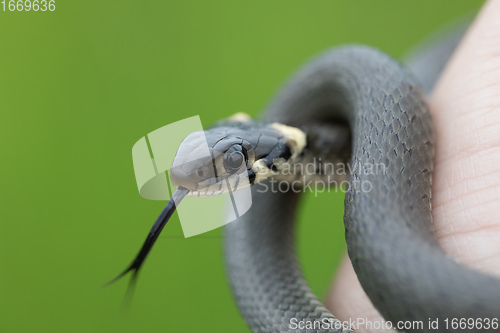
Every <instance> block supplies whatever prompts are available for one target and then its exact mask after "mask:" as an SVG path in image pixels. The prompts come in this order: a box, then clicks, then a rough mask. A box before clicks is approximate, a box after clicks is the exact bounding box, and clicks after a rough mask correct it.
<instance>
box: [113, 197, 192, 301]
mask: <svg viewBox="0 0 500 333" xmlns="http://www.w3.org/2000/svg"><path fill="white" fill-rule="evenodd" d="M188 192H189V190H187V189H185V188H183V187H179V188H177V190H175V192H174V194H173V195H172V197H171V198H170V200H169V201H168V203H167V205H166V206H165V208H163V210H162V211H161V213H160V216H158V218H157V219H156V222H155V224H154V225H153V227H152V228H151V230H150V231H149V234H148V237H147V238H146V240H145V241H144V244H143V245H142V248H141V250H140V251H139V253H138V254H137V256H136V257H135V259H134V261H133V262H132V263H131V264H130V266H128V267H127V269H125V270H124V271H123V272H122V273H121V274H120V275H118V276H117V277H115V278H114V279H113V280H111V281H109V282H108V283H106V284H105V285H104V286H107V285H110V284H111V283H113V282H116V281H117V280H119V279H120V278H122V277H123V276H125V275H127V273H129V272H130V271H132V277H131V279H130V283H129V288H128V290H129V292H130V291H132V290H133V286H134V285H135V282H136V280H137V274H138V273H139V269H140V268H141V266H142V264H143V263H144V260H146V257H147V256H148V253H149V251H151V248H152V247H153V245H154V244H155V242H156V239H158V236H159V235H160V233H161V231H162V230H163V227H165V225H166V224H167V222H168V220H169V219H170V217H171V216H172V214H173V213H174V212H175V208H176V206H177V205H179V203H180V202H181V200H182V199H183V198H184V197H185V196H186V194H188Z"/></svg>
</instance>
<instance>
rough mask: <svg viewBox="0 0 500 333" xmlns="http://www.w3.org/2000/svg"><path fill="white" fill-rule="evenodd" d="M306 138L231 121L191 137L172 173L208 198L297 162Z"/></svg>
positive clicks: (194, 193)
mask: <svg viewBox="0 0 500 333" xmlns="http://www.w3.org/2000/svg"><path fill="white" fill-rule="evenodd" d="M305 144H306V138H305V134H304V133H303V132H302V131H301V130H299V129H297V128H293V127H289V126H285V125H282V124H277V123H272V124H264V123H258V122H254V121H251V120H245V121H229V122H223V123H221V124H218V125H216V127H214V128H211V129H209V130H206V131H198V132H194V133H192V134H190V135H189V136H187V137H186V138H185V139H184V141H182V143H181V144H180V146H179V149H178V150H177V154H176V156H175V158H174V161H173V163H172V167H171V169H170V180H171V182H172V185H174V186H176V187H182V188H186V189H188V190H189V194H188V195H190V196H199V197H207V196H214V195H218V194H223V193H228V192H230V191H235V190H239V189H242V188H245V187H248V186H250V185H253V184H255V183H258V182H261V181H263V180H265V179H267V178H269V177H271V176H272V175H275V174H276V173H279V170H280V168H282V167H283V166H284V165H286V164H289V163H291V162H292V161H294V160H296V158H297V156H298V155H299V154H300V153H301V152H302V150H303V149H304V147H305Z"/></svg>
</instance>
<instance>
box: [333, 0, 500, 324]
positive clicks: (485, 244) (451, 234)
mask: <svg viewBox="0 0 500 333" xmlns="http://www.w3.org/2000/svg"><path fill="white" fill-rule="evenodd" d="M430 106H431V112H432V116H433V120H434V124H435V129H436V157H435V171H434V176H433V187H432V195H433V198H432V205H433V206H432V207H433V217H434V224H435V228H436V236H437V239H438V241H439V244H440V245H441V246H442V247H443V249H444V250H445V251H446V252H447V253H449V254H450V255H451V256H453V257H454V258H456V259H458V260H459V261H460V262H461V263H462V264H464V265H467V266H470V267H472V268H474V269H477V270H480V271H483V272H487V273H490V274H493V275H495V276H499V277H500V242H499V241H498V239H500V221H499V219H498V216H500V206H499V205H498V202H500V168H499V165H500V1H489V2H487V3H486V4H485V5H484V7H483V9H482V10H481V12H480V14H479V15H478V17H477V18H476V20H475V21H474V23H473V24H472V25H471V27H470V28H469V31H468V32H467V34H466V36H465V38H464V40H463V41H462V42H461V44H460V46H459V48H458V49H457V51H456V52H455V54H454V56H453V57H452V59H451V60H450V62H449V63H448V66H447V68H446V69H445V71H444V73H443V75H442V76H441V78H440V79H439V81H438V83H437V85H436V88H435V90H434V92H433V94H432V96H431V98H430ZM326 304H327V307H328V308H329V309H330V310H331V311H332V312H333V313H335V315H336V316H337V317H338V318H339V319H341V320H349V319H352V320H355V319H356V318H367V319H368V320H369V321H372V322H376V321H382V317H381V316H380V314H379V313H378V312H377V310H376V309H375V308H374V307H373V305H372V304H371V303H370V301H369V299H368V296H366V294H365V293H364V291H363V290H362V288H361V286H360V284H359V282H358V280H357V277H356V275H355V273H354V271H353V268H352V265H351V263H350V261H349V259H348V258H347V257H346V258H345V260H344V262H343V264H342V266H341V268H340V269H339V272H338V274H337V276H336V277H335V279H334V281H333V283H332V286H331V289H330V292H329V293H328V295H327V302H326ZM359 332H379V333H380V332H392V331H386V330H376V331H375V330H366V329H363V327H360V328H359Z"/></svg>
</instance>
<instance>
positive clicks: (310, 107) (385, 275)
mask: <svg viewBox="0 0 500 333" xmlns="http://www.w3.org/2000/svg"><path fill="white" fill-rule="evenodd" d="M264 121H266V122H279V123H283V124H286V125H290V126H294V127H298V128H301V129H304V131H305V132H306V133H307V134H308V142H307V144H308V146H307V147H308V149H310V150H315V151H318V152H325V151H328V148H329V146H330V145H331V144H332V143H334V142H335V141H336V140H337V139H336V138H335V133H334V132H335V131H331V132H329V131H328V128H329V127H330V126H331V127H332V128H335V127H342V128H343V127H348V128H349V129H350V132H351V136H352V138H351V140H352V144H351V147H352V148H351V150H350V158H349V162H350V163H351V165H367V164H371V165H380V164H383V165H385V167H386V168H385V172H382V173H377V174H365V173H363V172H359V169H358V168H352V173H351V174H350V182H351V184H352V183H353V182H356V181H357V182H358V184H359V183H360V182H362V181H367V182H369V183H370V184H371V185H372V190H371V191H369V192H368V191H363V190H362V189H361V188H359V187H356V186H351V187H350V190H349V191H347V193H346V198H345V215H344V222H345V230H346V240H347V246H348V253H349V256H350V258H351V261H352V263H353V266H354V269H355V271H356V273H357V275H358V278H359V280H360V282H361V284H362V286H363V288H364V290H365V291H366V293H367V294H368V296H369V297H370V299H371V301H372V302H373V304H374V305H375V306H376V308H377V309H378V310H379V312H380V313H381V314H382V315H383V316H384V318H385V319H386V320H389V321H391V322H393V323H394V322H397V321H414V320H416V321H420V320H421V321H423V322H424V323H425V326H424V329H423V330H418V331H429V332H436V331H435V330H431V329H428V327H427V322H428V320H429V318H431V319H437V318H439V319H440V322H441V323H442V322H443V320H444V319H446V318H448V319H449V320H451V319H452V318H490V319H493V318H498V317H499V316H500V282H499V280H497V279H495V278H493V277H490V276H487V275H483V274H480V273H478V272H476V271H473V270H471V269H468V268H465V267H464V266H462V265H460V264H459V263H458V262H457V261H455V260H454V259H452V258H451V257H449V256H448V255H446V254H445V253H444V252H443V251H442V250H441V248H440V247H439V246H438V244H437V242H436V239H435V237H434V235H433V223H432V216H431V180H432V166H433V154H434V147H433V142H434V134H433V128H432V122H431V117H430V114H429V110H428V107H427V104H426V102H425V96H424V92H423V90H422V88H421V87H420V85H419V84H418V83H417V80H416V79H415V78H414V76H413V75H412V74H411V73H410V72H409V71H408V70H407V69H405V68H404V67H403V66H402V65H400V64H399V63H398V62H396V61H395V60H393V59H391V58H390V57H388V56H387V55H385V54H383V53H381V52H379V51H377V50H374V49H371V48H368V47H362V46H348V47H342V48H338V49H333V50H330V51H327V52H325V53H324V54H321V55H320V56H319V57H317V58H315V59H313V60H312V61H311V62H309V63H308V64H307V65H306V66H305V67H304V68H302V69H301V70H300V71H299V72H298V73H297V74H296V75H295V76H294V77H293V78H292V79H291V80H290V81H289V82H288V83H287V84H286V85H285V87H284V88H283V89H282V90H281V91H280V92H279V94H278V95H277V97H276V98H275V100H274V101H273V102H272V103H271V105H270V106H269V108H268V110H267V111H266V112H265V114H264ZM318 131H319V132H321V133H325V135H326V136H327V137H326V138H325V137H322V138H320V137H319V136H317V135H316V136H315V135H314V133H317V132H318ZM328 133H330V134H328ZM328 135H330V136H331V137H330V138H328ZM326 155H328V152H327V153H326ZM328 157H329V156H325V158H328ZM252 191H253V192H252V193H253V197H252V198H253V204H252V207H251V208H250V211H249V212H247V213H246V214H244V215H243V216H242V217H240V218H239V220H237V221H235V222H233V223H231V224H229V225H228V226H227V228H226V237H225V252H226V264H227V271H228V275H229V280H230V283H231V286H232V290H233V293H234V295H235V298H236V301H237V303H238V306H239V308H240V311H241V313H242V315H243V317H244V318H245V320H246V322H247V324H248V325H249V327H250V328H251V330H252V331H253V332H306V330H293V329H291V328H290V320H291V319H292V318H297V319H298V320H309V321H314V320H317V321H319V320H321V319H323V318H331V319H332V320H333V321H334V322H335V320H336V319H335V317H334V316H333V315H332V314H331V313H330V312H329V311H328V310H327V309H326V308H325V306H324V305H323V303H322V302H321V301H319V300H318V299H317V298H316V296H315V295H313V293H312V292H311V290H310V288H309V287H308V285H307V283H306V281H305V280H304V278H303V276H302V274H301V270H300V267H299V264H298V262H297V259H296V255H295V251H294V221H295V217H296V207H297V204H298V201H299V200H300V194H298V193H294V192H292V191H290V192H286V193H271V192H268V193H260V192H258V191H257V190H256V189H255V188H253V190H252ZM325 218H329V217H328V216H325ZM318 255H319V259H320V260H328V255H327V254H318ZM322 255H324V257H321V256H322ZM497 320H498V319H497ZM349 331H350V329H349V328H348V327H345V326H341V327H339V328H338V329H335V328H333V329H325V330H322V329H319V330H307V332H349ZM408 331H412V330H408ZM438 331H439V332H459V331H460V332H471V331H474V330H471V329H460V328H458V329H451V328H449V329H448V330H446V329H444V326H440V329H439V330H438ZM481 331H486V330H481ZM489 331H499V330H498V329H496V330H495V329H490V330H489Z"/></svg>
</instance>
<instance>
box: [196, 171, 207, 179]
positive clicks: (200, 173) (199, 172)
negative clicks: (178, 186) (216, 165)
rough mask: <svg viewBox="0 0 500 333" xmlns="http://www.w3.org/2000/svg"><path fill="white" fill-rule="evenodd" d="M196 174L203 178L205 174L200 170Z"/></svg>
mask: <svg viewBox="0 0 500 333" xmlns="http://www.w3.org/2000/svg"><path fill="white" fill-rule="evenodd" d="M196 174H197V175H198V177H200V178H203V176H204V174H205V173H204V172H203V170H201V169H198V170H196Z"/></svg>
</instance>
